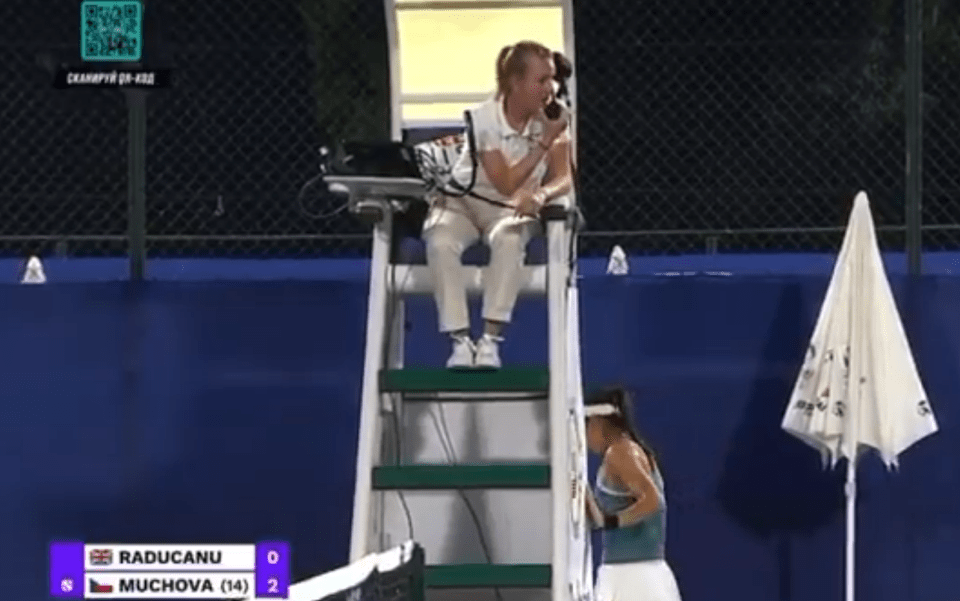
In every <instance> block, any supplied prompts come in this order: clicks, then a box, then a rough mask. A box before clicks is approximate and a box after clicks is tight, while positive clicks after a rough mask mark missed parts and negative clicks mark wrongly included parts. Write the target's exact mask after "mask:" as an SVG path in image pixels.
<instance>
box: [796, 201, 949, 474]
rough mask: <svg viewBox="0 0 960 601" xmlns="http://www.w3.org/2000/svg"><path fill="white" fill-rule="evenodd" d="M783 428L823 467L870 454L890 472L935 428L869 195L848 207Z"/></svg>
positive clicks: (853, 461) (853, 460) (934, 420)
mask: <svg viewBox="0 0 960 601" xmlns="http://www.w3.org/2000/svg"><path fill="white" fill-rule="evenodd" d="M782 427H783V429H784V430H786V431H787V432H789V433H790V434H792V435H794V436H796V437H797V438H799V439H800V440H802V441H804V442H806V443H807V444H809V445H810V446H812V447H814V448H815V449H817V450H819V451H820V452H821V454H822V456H823V458H824V462H825V464H827V463H829V465H831V466H834V465H836V463H837V461H838V460H839V459H840V458H842V457H843V458H847V459H848V460H849V461H850V462H851V463H855V462H856V460H857V458H858V456H859V455H860V453H861V452H862V451H863V450H865V449H867V448H873V449H875V450H876V451H877V452H878V453H879V455H880V457H881V459H882V460H883V462H884V463H885V464H886V465H887V467H888V469H889V468H893V467H896V466H897V465H898V463H897V458H898V456H899V455H900V453H902V452H903V451H904V450H905V449H907V448H908V447H910V446H912V445H913V444H914V443H916V442H917V441H919V440H920V439H922V438H925V437H926V436H929V435H931V434H933V433H935V432H936V431H937V422H936V418H935V417H934V414H933V410H932V408H931V406H930V402H929V400H928V399H927V395H926V392H925V390H924V387H923V383H922V382H921V380H920V376H919V373H918V372H917V367H916V364H915V362H914V360H913V355H912V354H911V352H910V346H909V343H908V342H907V337H906V334H905V332H904V329H903V324H902V323H901V321H900V315H899V313H898V311H897V307H896V303H895V301H894V298H893V293H892V292H891V290H890V284H889V282H888V280H887V276H886V272H885V271H884V267H883V261H882V259H881V257H880V250H879V248H878V246H877V240H876V234H875V231H874V225H873V218H872V216H871V214H870V203H869V201H868V199H867V195H866V193H864V192H860V193H859V194H858V195H857V197H856V199H855V200H854V206H853V211H852V212H851V215H850V221H849V223H848V225H847V232H846V235H845V236H844V240H843V245H842V246H841V248H840V254H839V256H838V257H837V263H836V265H835V266H834V271H833V276H832V277H831V280H830V285H829V287H828V288H827V293H826V296H825V298H824V302H823V306H822V307H821V309H820V315H819V317H818V318H817V323H816V326H815V327H814V331H813V336H812V337H811V340H810V345H809V346H808V348H807V354H806V358H805V360H804V363H803V367H802V368H801V371H800V375H799V377H798V379H797V382H796V385H795V386H794V390H793V393H792V395H791V398H790V402H789V404H788V406H787V410H786V412H785V414H784V417H783V422H782Z"/></svg>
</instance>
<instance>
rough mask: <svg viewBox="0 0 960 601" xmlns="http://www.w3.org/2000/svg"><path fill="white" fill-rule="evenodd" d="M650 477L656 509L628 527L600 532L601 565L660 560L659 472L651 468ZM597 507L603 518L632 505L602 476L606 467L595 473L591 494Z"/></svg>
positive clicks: (663, 510) (663, 513)
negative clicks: (655, 489)
mask: <svg viewBox="0 0 960 601" xmlns="http://www.w3.org/2000/svg"><path fill="white" fill-rule="evenodd" d="M651 477H652V479H653V482H654V485H655V486H656V488H657V496H658V498H659V499H660V506H659V507H658V508H657V510H656V511H655V512H653V513H652V514H650V515H649V516H647V517H646V518H644V519H643V520H642V521H640V522H638V523H637V524H633V525H632V526H625V527H622V528H614V529H609V530H604V531H603V563H627V562H632V561H647V560H653V559H663V557H664V538H665V536H666V520H667V499H666V495H665V494H664V486H663V478H662V477H661V475H660V470H658V469H657V467H656V466H655V465H653V466H652V472H651ZM594 496H595V497H596V499H597V505H599V507H600V510H601V511H602V512H603V513H604V514H606V515H613V514H614V513H617V512H619V511H623V510H624V509H626V508H627V507H629V506H630V505H632V504H633V503H634V502H635V498H634V497H633V496H632V495H631V494H630V492H629V491H627V490H624V489H622V488H620V487H618V486H615V485H614V484H613V483H612V482H611V481H610V480H609V479H608V478H607V474H606V463H605V462H604V463H603V464H602V465H601V466H600V470H599V471H598V472H597V483H596V488H595V490H594Z"/></svg>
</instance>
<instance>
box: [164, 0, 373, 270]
mask: <svg viewBox="0 0 960 601" xmlns="http://www.w3.org/2000/svg"><path fill="white" fill-rule="evenodd" d="M152 4H153V5H154V6H150V5H148V7H147V11H148V19H149V18H152V19H153V20H154V21H153V22H154V24H155V26H156V27H157V31H156V34H155V35H156V40H155V42H154V45H155V48H156V50H157V54H159V55H160V56H158V59H157V60H159V61H162V62H164V63H166V64H169V65H170V66H171V67H172V68H173V70H174V85H173V88H172V89H169V90H161V91H157V92H155V93H153V95H152V97H151V98H150V99H149V100H150V103H149V107H148V118H147V124H148V125H147V127H148V133H147V177H146V182H147V211H148V212H147V230H148V231H147V234H148V245H149V248H148V250H149V252H150V254H151V255H153V256H158V255H169V254H171V253H173V254H176V253H188V254H191V255H197V254H200V255H205V254H210V255H217V256H244V255H248V256H257V257H263V256H277V255H296V256H309V255H312V254H339V255H342V254H344V253H350V252H351V251H353V252H357V253H363V252H367V251H368V248H369V235H368V232H367V231H366V229H365V228H363V227H362V226H361V225H360V224H358V223H357V222H356V220H354V219H352V218H351V216H350V215H349V214H348V213H346V212H342V211H341V212H337V208H339V207H340V206H341V205H342V200H340V199H338V198H333V197H331V196H329V195H326V194H324V193H323V192H324V191H323V190H322V189H321V187H320V186H318V185H311V186H306V188H305V187H304V186H305V184H307V183H308V181H309V180H310V179H311V178H313V177H314V176H316V174H317V173H318V163H319V159H320V157H319V154H318V148H319V147H320V146H321V145H323V144H326V143H335V142H336V141H337V140H339V139H342V138H355V137H361V138H376V137H389V75H388V53H387V47H386V25H385V19H384V14H383V3H382V2H379V3H377V2H355V1H353V0H323V1H322V2H321V1H320V0H309V1H307V0H299V1H298V0H262V1H258V2H244V3H240V4H234V5H231V6H230V8H228V7H227V6H226V5H223V6H221V5H220V4H219V3H204V2H195V1H193V0H163V1H162V2H152ZM149 11H152V12H153V14H152V15H150V12H149Z"/></svg>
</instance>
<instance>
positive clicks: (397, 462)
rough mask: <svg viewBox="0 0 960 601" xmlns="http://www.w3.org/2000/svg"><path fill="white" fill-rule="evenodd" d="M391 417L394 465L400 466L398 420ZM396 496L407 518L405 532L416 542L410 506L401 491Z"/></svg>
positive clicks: (394, 416) (392, 413)
mask: <svg viewBox="0 0 960 601" xmlns="http://www.w3.org/2000/svg"><path fill="white" fill-rule="evenodd" d="M391 416H392V417H393V428H394V430H393V431H394V437H393V438H394V441H395V443H396V449H395V450H396V455H395V461H394V465H400V418H399V417H398V416H397V412H396V411H393V412H391ZM397 495H398V496H399V497H400V504H401V505H402V506H403V513H404V514H406V516H407V531H408V532H409V534H410V540H417V539H416V537H414V535H413V516H412V515H410V506H409V505H407V499H406V497H404V496H403V491H402V490H398V491H397Z"/></svg>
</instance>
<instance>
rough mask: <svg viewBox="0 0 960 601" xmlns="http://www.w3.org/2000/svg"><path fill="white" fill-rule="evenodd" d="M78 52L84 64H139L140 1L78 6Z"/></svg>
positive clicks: (90, 3)
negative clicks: (102, 62) (131, 62)
mask: <svg viewBox="0 0 960 601" xmlns="http://www.w3.org/2000/svg"><path fill="white" fill-rule="evenodd" d="M80 11H81V21H80V52H81V56H82V58H83V60H85V61H139V60H140V55H141V45H142V37H143V36H142V31H143V29H142V20H143V19H142V15H143V13H142V12H141V6H140V2H138V1H136V0H134V1H130V0H114V1H110V0H101V1H96V2H94V1H88V2H84V3H83V4H82V6H81V9H80Z"/></svg>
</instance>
